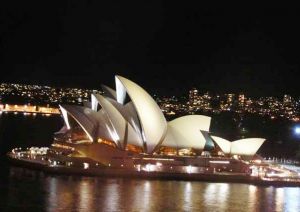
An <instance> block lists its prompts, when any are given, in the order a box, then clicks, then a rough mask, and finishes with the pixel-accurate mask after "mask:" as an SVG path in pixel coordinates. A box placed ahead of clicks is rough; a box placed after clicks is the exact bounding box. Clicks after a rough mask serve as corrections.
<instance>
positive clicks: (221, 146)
mask: <svg viewBox="0 0 300 212" xmlns="http://www.w3.org/2000/svg"><path fill="white" fill-rule="evenodd" d="M115 81H116V90H113V89H111V88H109V87H107V86H103V91H104V94H103V95H100V94H97V93H93V94H92V95H91V101H90V102H88V103H86V104H85V106H75V105H60V109H61V114H62V116H63V119H64V122H65V126H64V127H63V128H62V129H61V130H60V131H59V132H57V133H56V135H55V141H54V144H53V147H55V148H56V149H60V150H62V151H63V149H66V150H67V152H68V153H69V150H70V148H73V149H74V152H73V153H72V154H71V155H73V156H74V155H76V156H80V157H86V158H91V159H93V160H95V161H97V162H100V163H102V164H104V165H109V166H110V165H112V166H118V165H120V164H122V165H124V166H135V164H136V163H137V162H136V161H140V162H139V163H141V160H147V162H149V161H151V160H153V162H154V161H157V160H162V162H161V163H162V164H166V163H168V164H170V163H171V164H173V165H176V164H177V163H179V162H178V161H181V163H183V165H184V163H185V162H182V160H183V159H184V161H187V160H191V161H190V162H189V163H193V164H200V163H209V162H205V160H207V157H212V156H214V155H215V156H217V157H220V156H222V155H223V156H233V155H238V156H241V157H242V156H247V157H249V156H250V157H253V156H254V155H255V154H256V152H257V150H258V149H259V147H260V146H261V145H262V143H263V142H264V139H259V138H252V139H244V140H241V141H235V142H229V141H227V140H225V139H221V138H219V137H216V136H211V133H210V123H211V118H210V117H208V116H203V115H187V116H182V117H179V118H176V119H174V120H172V121H169V122H167V121H166V119H165V117H164V115H163V113H162V111H161V109H160V108H159V107H158V105H157V104H156V102H155V101H154V100H153V98H152V97H151V96H150V95H149V94H148V93H147V92H146V91H145V90H144V89H143V88H141V87H140V86H139V85H137V84H136V83H134V82H132V81H130V80H128V79H126V78H124V77H121V76H116V78H115ZM191 95H192V98H190V100H192V99H195V98H197V91H195V92H193V93H191ZM192 101H193V102H191V103H192V104H194V101H196V100H192ZM66 146H67V147H68V148H61V147H66ZM228 149H229V150H228ZM250 149H251V151H250ZM189 156H192V158H186V157H189ZM145 157H146V158H147V159H145ZM197 157H204V158H206V159H204V158H202V159H199V158H197ZM141 158H143V159H141ZM151 158H152V159H151ZM158 158H160V159H158ZM178 158H181V159H178ZM182 158H183V159H182ZM227 159H228V160H229V159H230V157H228V158H227ZM199 160H201V161H199ZM211 160H212V159H211ZM217 160H219V159H217ZM228 160H226V161H228ZM170 161H172V162H170ZM176 161H177V162H176ZM216 163H217V162H212V164H216ZM226 163H227V162H226ZM177 165H178V164H177Z"/></svg>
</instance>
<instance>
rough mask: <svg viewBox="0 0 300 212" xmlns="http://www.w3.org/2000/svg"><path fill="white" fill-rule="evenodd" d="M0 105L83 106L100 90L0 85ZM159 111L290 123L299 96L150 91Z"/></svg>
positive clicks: (298, 112) (297, 115) (297, 112)
mask: <svg viewBox="0 0 300 212" xmlns="http://www.w3.org/2000/svg"><path fill="white" fill-rule="evenodd" d="M0 92H1V94H0V103H1V102H2V107H4V106H5V104H7V103H12V104H39V105H45V104H47V105H48V106H49V104H50V105H53V106H56V107H57V106H58V105H59V104H65V103H67V104H77V105H85V104H87V102H89V101H90V98H89V96H90V95H91V94H96V93H99V94H102V93H103V92H105V90H103V87H102V89H98V90H97V89H84V88H57V87H51V86H41V85H26V84H9V83H1V84H0ZM151 96H152V97H153V98H154V99H155V100H156V102H157V103H158V104H159V106H160V108H161V110H162V111H163V112H164V113H165V114H166V115H168V116H170V117H171V116H174V115H175V116H176V114H177V115H178V114H194V113H203V112H210V113H221V112H224V111H230V112H236V113H241V114H243V113H249V114H259V115H261V116H267V117H269V118H271V119H277V118H285V119H288V120H291V121H294V122H298V121H299V120H300V98H299V97H293V96H291V95H289V94H284V95H283V96H280V97H274V96H260V97H252V96H248V95H246V94H244V93H211V92H207V91H202V92H201V91H199V90H198V89H196V88H192V89H190V90H189V91H188V92H187V93H185V94H183V95H178V96H175V95H169V96H160V95H157V94H151Z"/></svg>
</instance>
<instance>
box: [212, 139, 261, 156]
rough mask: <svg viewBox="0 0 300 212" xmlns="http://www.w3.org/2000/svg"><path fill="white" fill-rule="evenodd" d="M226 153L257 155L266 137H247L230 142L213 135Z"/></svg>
mask: <svg viewBox="0 0 300 212" xmlns="http://www.w3.org/2000/svg"><path fill="white" fill-rule="evenodd" d="M211 137H212V139H213V140H214V141H215V142H216V143H217V145H218V146H219V147H220V148H221V150H222V151H223V152H224V153H225V154H230V155H245V156H252V155H255V154H256V152H257V151H258V149H259V148H260V147H261V145H262V144H263V143H264V141H265V140H266V139H264V138H246V139H240V140H236V141H233V142H230V141H228V140H226V139H224V138H221V137H217V136H211Z"/></svg>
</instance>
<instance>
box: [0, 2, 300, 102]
mask: <svg viewBox="0 0 300 212" xmlns="http://www.w3.org/2000/svg"><path fill="white" fill-rule="evenodd" d="M0 14H1V16H0V23H1V24H0V26H1V27H0V45H1V50H0V69H1V73H2V76H1V79H0V82H12V83H23V84H44V85H51V86H59V87H82V88H100V84H107V85H109V86H112V87H113V86H114V75H116V74H118V75H122V76H124V77H126V78H129V79H131V80H132V81H135V82H136V83H137V84H140V85H142V86H143V87H144V88H145V89H146V90H147V91H149V93H151V94H159V95H181V94H185V93H186V92H187V91H188V90H189V89H190V88H192V87H196V88H198V89H199V90H200V91H203V92H204V91H211V92H217V93H230V92H233V93H240V92H243V93H245V94H247V95H250V96H268V95H272V96H282V95H283V94H291V95H293V96H299V93H298V86H297V84H298V72H299V58H300V52H299V49H300V48H299V47H300V41H299V37H300V31H299V30H298V27H297V26H298V20H299V15H298V14H297V10H296V8H295V9H293V8H289V9H285V8H284V7H278V8H268V9H266V8H263V7H260V8H256V9H252V8H247V9H246V8H241V9H240V10H235V9H229V10H228V9H226V8H221V7H220V6H219V8H217V7H212V6H210V7H208V6H204V5H200V4H199V5H193V4H190V5H188V4H176V3H172V5H169V4H167V3H162V2H160V1H154V2H148V3H145V2H140V1H136V2H134V3H129V2H121V3H119V4H114V3H109V2H105V3H102V2H97V1H89V2H84V3H74V2H72V3H71V4H70V3H67V2H59V3H53V2H52V3H51V4H49V5H48V4H46V3H44V2H38V3H36V2H34V3H30V2H21V3H19V4H16V5H15V4H12V3H5V5H4V4H3V5H1V7H0Z"/></svg>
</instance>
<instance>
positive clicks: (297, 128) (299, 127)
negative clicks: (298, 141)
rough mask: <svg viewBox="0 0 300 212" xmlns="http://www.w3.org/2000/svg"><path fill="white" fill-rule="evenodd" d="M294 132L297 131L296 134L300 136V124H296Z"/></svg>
mask: <svg viewBox="0 0 300 212" xmlns="http://www.w3.org/2000/svg"><path fill="white" fill-rule="evenodd" d="M294 133H295V135H297V136H300V126H296V127H295V128H294Z"/></svg>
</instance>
